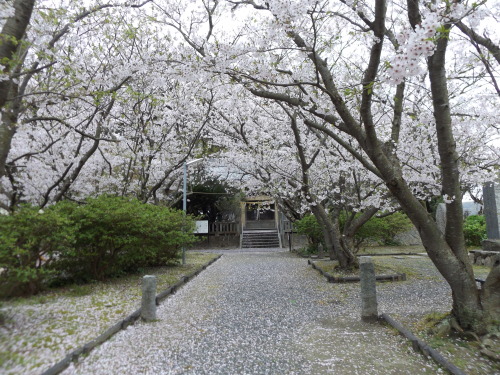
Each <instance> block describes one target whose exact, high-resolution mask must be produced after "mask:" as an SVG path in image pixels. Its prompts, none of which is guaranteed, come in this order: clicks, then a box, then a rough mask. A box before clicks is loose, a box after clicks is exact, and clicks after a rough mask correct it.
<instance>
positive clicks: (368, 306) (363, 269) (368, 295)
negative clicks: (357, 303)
mask: <svg viewBox="0 0 500 375" xmlns="http://www.w3.org/2000/svg"><path fill="white" fill-rule="evenodd" d="M359 277H360V281H361V320H363V321H365V322H375V321H377V320H378V308H377V290H376V287H375V282H376V280H375V268H374V266H373V262H372V258H371V257H360V259H359Z"/></svg>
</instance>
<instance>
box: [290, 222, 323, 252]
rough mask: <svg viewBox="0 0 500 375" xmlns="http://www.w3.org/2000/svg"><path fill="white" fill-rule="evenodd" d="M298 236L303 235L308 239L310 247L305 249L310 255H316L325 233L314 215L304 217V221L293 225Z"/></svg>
mask: <svg viewBox="0 0 500 375" xmlns="http://www.w3.org/2000/svg"><path fill="white" fill-rule="evenodd" d="M293 226H294V228H295V230H296V231H297V234H302V235H305V236H306V237H307V240H308V242H309V246H307V248H306V249H305V250H306V251H307V252H308V253H315V252H316V251H317V250H318V246H319V244H320V243H322V242H323V231H322V230H321V226H320V225H319V223H318V221H317V220H316V217H314V215H312V214H308V215H306V216H304V217H303V218H302V219H300V220H297V221H296V222H294V223H293Z"/></svg>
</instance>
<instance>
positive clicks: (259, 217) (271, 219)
mask: <svg viewBox="0 0 500 375" xmlns="http://www.w3.org/2000/svg"><path fill="white" fill-rule="evenodd" d="M241 206H242V207H241V208H242V209H241V213H242V215H241V216H242V217H241V222H242V224H243V225H242V226H243V229H244V230H276V228H277V224H276V220H277V217H278V215H276V204H275V203H274V200H273V199H272V198H270V197H266V196H259V197H249V198H247V199H245V200H244V201H242V202H241Z"/></svg>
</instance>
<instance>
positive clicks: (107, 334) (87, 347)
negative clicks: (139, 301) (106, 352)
mask: <svg viewBox="0 0 500 375" xmlns="http://www.w3.org/2000/svg"><path fill="white" fill-rule="evenodd" d="M221 257H222V254H219V256H217V257H215V258H214V259H212V260H210V261H209V262H207V263H205V264H204V265H202V266H200V267H199V268H197V269H196V270H195V271H193V272H191V273H190V274H188V275H185V276H182V277H181V280H180V281H178V282H177V283H175V284H174V285H172V286H170V287H169V288H167V289H166V290H164V291H163V292H161V293H159V294H157V295H156V305H157V306H158V305H159V304H160V303H161V301H163V300H164V299H166V298H167V297H169V296H171V295H172V294H174V293H175V292H176V291H177V290H179V288H180V287H182V286H183V285H184V284H186V283H187V282H189V281H190V280H192V279H194V278H195V277H196V276H198V275H199V274H200V273H201V272H203V271H204V270H206V269H207V268H208V267H209V266H210V265H212V264H213V263H215V262H216V261H218V260H219V259H220V258H221ZM140 316H141V309H140V308H139V309H138V310H135V311H134V312H133V313H132V314H130V315H128V316H127V317H125V318H124V319H122V320H120V321H118V322H117V323H115V324H114V325H112V326H111V327H109V328H108V329H106V330H105V331H104V332H103V333H101V334H100V335H99V336H97V337H96V338H95V339H93V340H91V341H89V342H87V343H86V344H83V345H82V346H80V347H78V348H76V349H74V350H73V351H71V352H70V353H69V354H67V355H66V356H65V357H64V358H63V359H62V360H60V361H59V362H57V363H56V364H54V365H52V366H51V367H50V368H48V369H47V370H45V371H44V372H42V373H41V375H57V374H60V373H61V372H63V371H64V370H66V369H67V368H68V367H69V365H70V363H71V362H76V361H77V360H78V358H79V357H80V356H81V355H82V354H88V353H90V351H91V350H92V349H94V348H96V347H98V346H99V345H101V344H103V343H104V342H106V341H107V340H109V339H110V338H111V337H113V336H114V335H115V334H116V333H118V332H120V331H121V330H124V329H125V328H127V327H128V326H129V325H132V324H134V323H135V322H136V321H137V320H139V318H140Z"/></svg>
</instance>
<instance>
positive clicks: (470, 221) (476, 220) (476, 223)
mask: <svg viewBox="0 0 500 375" xmlns="http://www.w3.org/2000/svg"><path fill="white" fill-rule="evenodd" d="M464 236H465V243H466V245H467V246H481V243H482V241H483V240H485V239H486V238H487V236H486V218H485V217H484V216H483V215H470V216H468V217H467V218H466V219H465V222H464Z"/></svg>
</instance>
